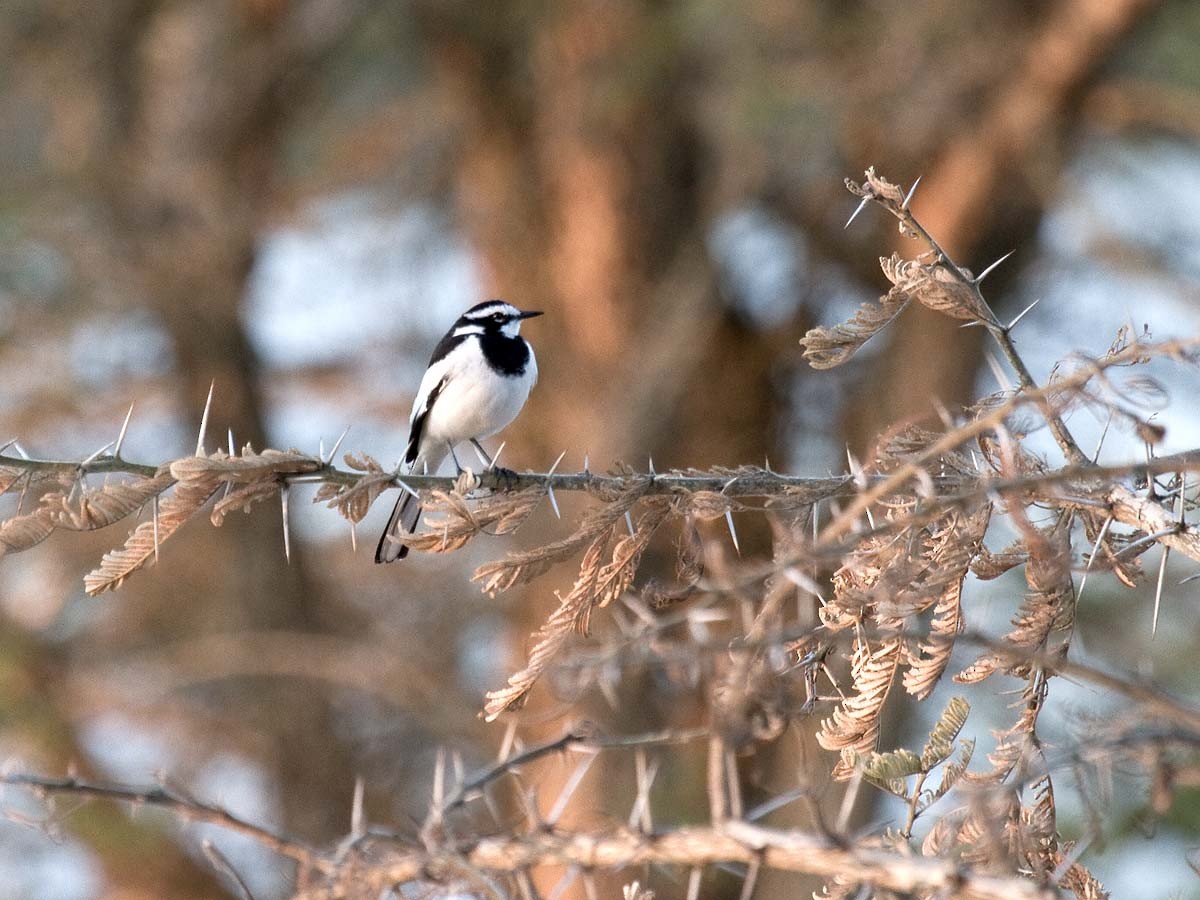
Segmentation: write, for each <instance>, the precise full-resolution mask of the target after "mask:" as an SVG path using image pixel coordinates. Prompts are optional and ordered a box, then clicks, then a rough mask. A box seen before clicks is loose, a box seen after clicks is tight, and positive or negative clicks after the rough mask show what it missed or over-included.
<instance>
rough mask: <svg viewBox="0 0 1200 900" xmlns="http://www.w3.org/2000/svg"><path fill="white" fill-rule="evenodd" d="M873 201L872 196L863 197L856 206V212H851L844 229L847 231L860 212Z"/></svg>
mask: <svg viewBox="0 0 1200 900" xmlns="http://www.w3.org/2000/svg"><path fill="white" fill-rule="evenodd" d="M870 202H871V198H870V197H863V198H862V201H861V202H860V203H859V204H858V206H856V207H855V208H854V212H852V213H850V218H848V219H847V220H846V224H845V225H843V226H842V231H845V230H846V229H847V228H849V227H850V225H851V224H852V223H853V222H854V220H855V219H857V218H858V214H859V213H860V212H862V211H863V210H864V209H866V208H867V204H868V203H870Z"/></svg>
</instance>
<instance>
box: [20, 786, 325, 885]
mask: <svg viewBox="0 0 1200 900" xmlns="http://www.w3.org/2000/svg"><path fill="white" fill-rule="evenodd" d="M0 784H6V785H14V786H19V787H27V788H30V789H31V790H32V791H34V792H35V793H37V794H42V795H53V794H68V795H72V796H76V797H97V798H102V799H105V800H115V801H117V802H120V803H128V804H132V805H135V806H156V807H159V808H162V809H166V810H169V811H170V812H171V813H173V814H174V815H176V816H178V817H179V818H180V819H184V820H186V821H189V822H203V823H205V824H208V825H217V826H219V827H221V828H224V829H225V830H227V831H232V832H234V833H236V834H240V835H244V836H245V837H248V838H251V839H252V840H254V841H257V842H258V843H259V844H261V845H262V846H264V847H266V848H267V849H268V850H273V851H274V852H275V853H278V854H279V855H280V856H286V857H288V858H289V859H293V860H295V861H296V862H297V863H299V864H300V865H301V866H302V867H305V868H306V869H308V870H311V871H317V872H328V871H330V869H331V864H330V863H329V861H328V860H325V859H323V858H322V857H321V854H320V852H319V851H318V850H317V849H316V848H314V847H310V846H309V845H307V844H305V843H303V842H301V841H298V840H296V839H295V838H291V837H287V836H285V835H283V834H280V833H279V832H276V831H272V830H271V829H269V828H266V827H264V826H262V825H255V824H253V823H251V822H247V821H246V820H245V819H242V818H239V817H238V816H235V815H234V814H233V813H231V812H229V811H228V810H226V809H223V808H222V807H219V806H216V805H214V804H211V803H204V802H203V801H200V800H197V799H195V798H193V797H185V796H183V795H181V794H178V793H176V792H174V791H172V790H169V789H168V788H165V787H162V786H161V785H159V786H153V787H134V786H131V785H125V784H112V783H101V782H95V781H83V780H81V779H78V778H47V777H45V776H42V775H28V774H22V773H19V772H6V773H0Z"/></svg>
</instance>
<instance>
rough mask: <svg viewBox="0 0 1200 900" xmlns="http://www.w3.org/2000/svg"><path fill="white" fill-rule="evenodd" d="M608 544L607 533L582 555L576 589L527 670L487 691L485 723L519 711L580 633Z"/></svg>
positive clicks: (536, 645)
mask: <svg viewBox="0 0 1200 900" xmlns="http://www.w3.org/2000/svg"><path fill="white" fill-rule="evenodd" d="M607 544H608V534H607V532H606V533H604V534H603V535H601V536H600V537H599V538H597V539H596V540H595V541H594V542H593V543H592V545H591V546H590V547H588V550H587V552H586V553H585V554H584V555H583V563H582V564H581V566H580V569H579V576H578V577H577V578H576V579H575V586H574V587H573V588H572V589H571V593H570V594H568V595H567V596H566V597H565V598H564V599H563V600H562V602H561V603H560V604H559V606H558V609H556V610H555V611H554V613H553V614H552V615H551V616H550V618H549V619H547V620H546V622H545V624H544V625H542V627H541V628H539V629H538V630H537V632H535V633H534V635H533V649H532V650H530V651H529V659H528V660H527V661H526V663H525V666H524V667H523V668H522V669H521V670H520V671H519V672H514V673H513V674H512V675H510V676H509V679H508V684H507V685H506V686H505V687H503V688H501V689H500V690H498V691H488V692H487V695H486V700H487V702H486V703H485V705H484V708H483V713H484V719H485V720H486V721H488V722H492V721H494V720H495V719H496V717H497V716H499V715H500V714H501V713H502V712H504V711H506V710H509V709H513V708H516V707H518V706H520V705H521V704H523V703H524V702H525V699H526V697H528V696H529V692H530V691H531V690H532V689H533V686H534V684H536V683H537V680H538V679H539V678H541V676H542V673H543V672H545V670H546V668H547V667H548V666H549V665H550V663H551V661H553V659H554V658H555V657H556V656H557V655H558V653H559V651H560V650H562V648H563V647H564V646H566V643H567V641H568V640H570V638H571V635H573V634H575V633H576V632H578V631H579V630H580V625H581V622H585V621H586V616H587V615H588V614H589V611H590V609H591V606H592V597H593V596H594V595H595V584H596V580H597V579H598V577H599V575H600V568H601V564H602V563H603V561H604V550H605V548H606V546H607Z"/></svg>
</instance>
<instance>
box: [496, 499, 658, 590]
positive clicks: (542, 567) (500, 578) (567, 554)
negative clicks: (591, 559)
mask: <svg viewBox="0 0 1200 900" xmlns="http://www.w3.org/2000/svg"><path fill="white" fill-rule="evenodd" d="M644 494H645V486H644V485H641V484H634V485H632V486H631V487H630V488H628V489H627V490H626V491H624V492H623V493H622V494H621V495H619V496H617V497H616V498H614V499H613V500H612V501H610V502H608V503H606V504H604V505H603V506H599V507H596V508H594V509H592V510H590V511H589V512H588V513H587V514H586V515H585V516H584V518H583V520H582V521H581V522H580V523H579V527H578V528H577V529H576V530H575V533H574V534H572V535H570V536H569V537H566V538H564V539H562V540H560V541H555V542H553V543H550V544H547V545H546V546H544V547H539V548H538V549H536V550H531V551H528V552H523V553H510V554H509V555H508V556H506V557H505V558H504V559H502V560H500V561H498V562H494V563H486V564H484V565H482V566H480V567H479V568H478V569H477V570H476V572H475V576H474V580H475V581H481V582H483V590H484V593H487V594H490V595H493V596H494V595H496V594H498V593H500V592H502V591H506V590H508V589H509V588H511V587H512V586H513V585H516V584H520V583H523V582H527V581H530V580H531V579H533V578H536V577H538V576H539V575H542V574H544V573H545V572H546V571H547V570H548V569H549V568H550V567H551V566H553V565H555V564H556V563H559V562H562V561H563V560H566V559H570V558H571V557H572V556H574V555H575V554H576V553H577V552H579V550H580V549H581V548H583V547H585V546H589V545H590V546H595V544H596V542H597V541H598V540H599V539H600V538H601V537H607V535H608V533H609V532H610V531H612V528H613V526H614V525H616V523H617V522H619V521H620V520H621V519H623V518H624V517H625V514H626V513H627V512H629V511H630V510H631V509H632V508H633V506H634V504H635V503H637V501H638V500H639V499H641V497H642V496H643V495H644Z"/></svg>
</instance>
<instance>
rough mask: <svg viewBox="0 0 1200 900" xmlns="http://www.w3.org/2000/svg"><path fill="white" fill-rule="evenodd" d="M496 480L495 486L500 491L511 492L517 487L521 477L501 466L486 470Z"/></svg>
mask: <svg viewBox="0 0 1200 900" xmlns="http://www.w3.org/2000/svg"><path fill="white" fill-rule="evenodd" d="M488 471H489V472H491V473H492V475H494V476H495V478H496V483H497V486H499V487H500V490H502V491H511V490H512V489H513V488H515V487H516V486H517V484H518V483H519V482H520V480H521V476H520V475H518V474H517V473H516V472H514V471H513V470H512V469H506V468H504V467H503V466H493V467H492V468H491V469H489V470H488Z"/></svg>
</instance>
